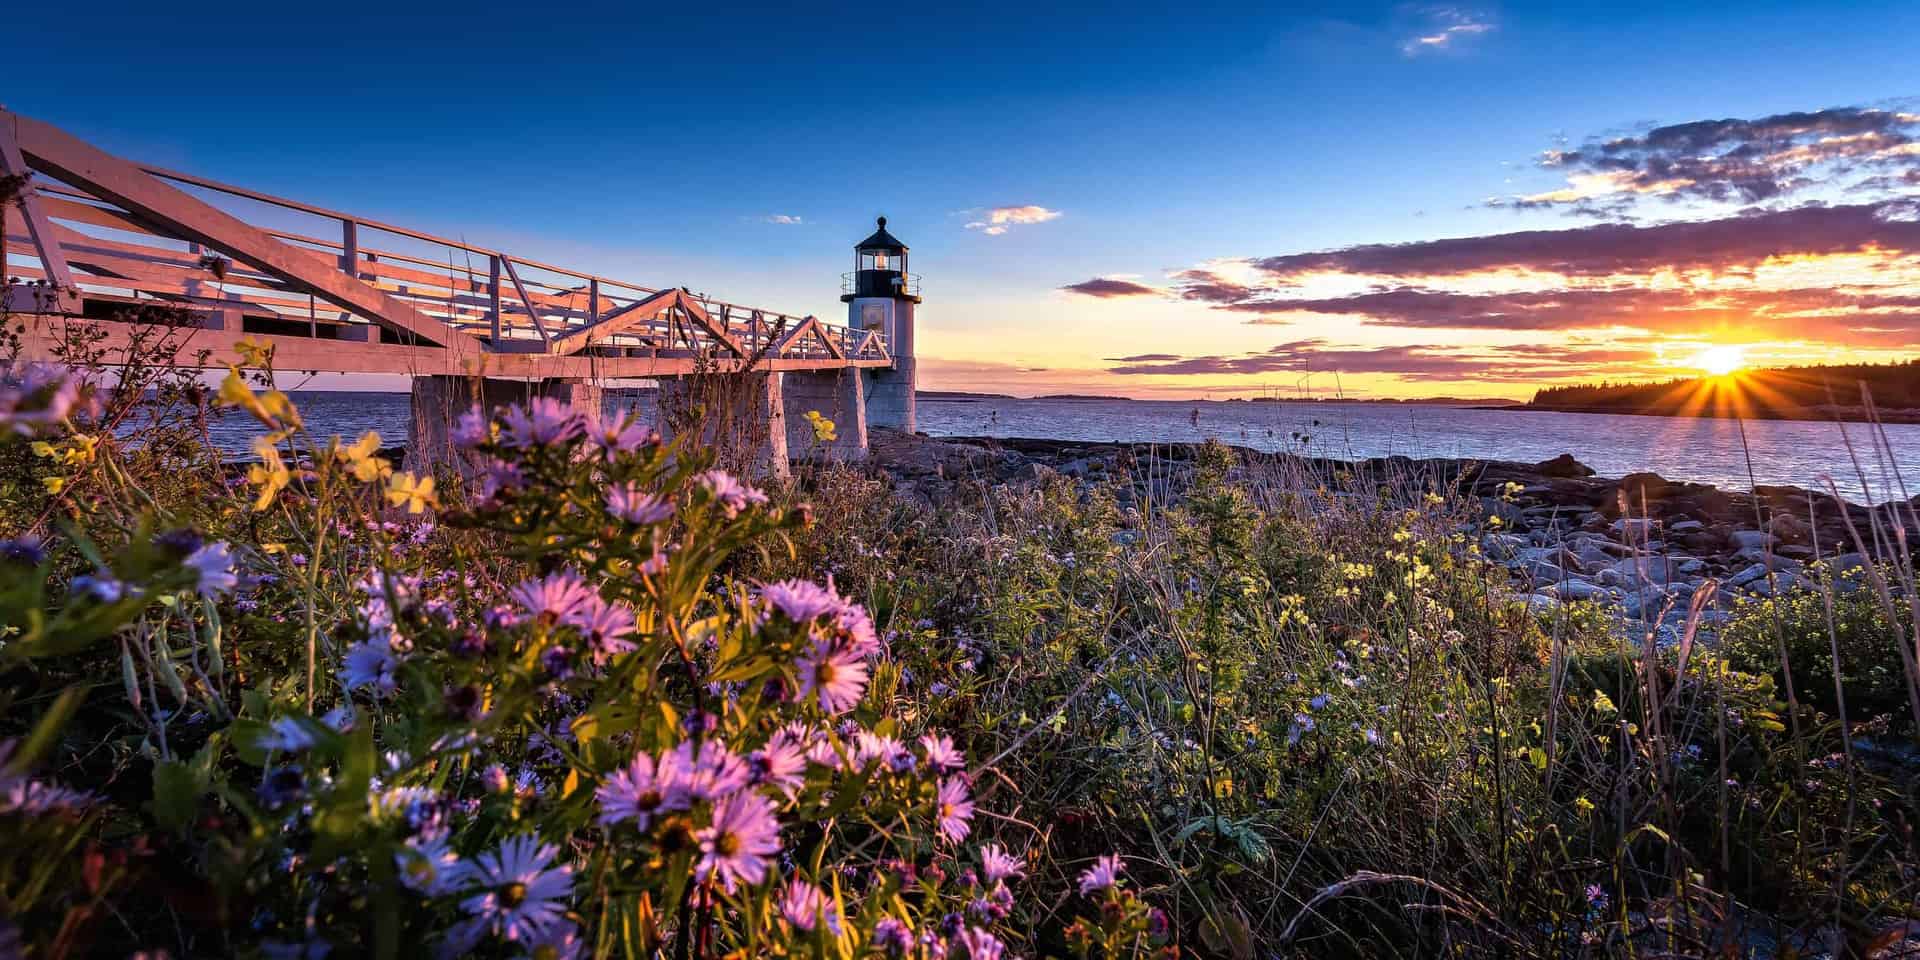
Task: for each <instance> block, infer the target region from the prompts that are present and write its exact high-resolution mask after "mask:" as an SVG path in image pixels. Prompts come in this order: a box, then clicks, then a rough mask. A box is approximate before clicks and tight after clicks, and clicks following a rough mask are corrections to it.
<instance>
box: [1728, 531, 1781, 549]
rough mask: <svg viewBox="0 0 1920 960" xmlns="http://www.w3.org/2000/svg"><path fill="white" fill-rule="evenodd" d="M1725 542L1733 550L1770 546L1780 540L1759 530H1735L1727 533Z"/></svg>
mask: <svg viewBox="0 0 1920 960" xmlns="http://www.w3.org/2000/svg"><path fill="white" fill-rule="evenodd" d="M1727 542H1728V543H1729V544H1732V545H1733V548H1734V549H1735V550H1755V549H1760V548H1762V547H1771V546H1773V545H1774V544H1776V543H1779V542H1780V539H1779V538H1778V537H1775V536H1774V535H1773V534H1771V533H1767V532H1765V531H1761V530H1735V531H1733V532H1732V533H1729V534H1727Z"/></svg>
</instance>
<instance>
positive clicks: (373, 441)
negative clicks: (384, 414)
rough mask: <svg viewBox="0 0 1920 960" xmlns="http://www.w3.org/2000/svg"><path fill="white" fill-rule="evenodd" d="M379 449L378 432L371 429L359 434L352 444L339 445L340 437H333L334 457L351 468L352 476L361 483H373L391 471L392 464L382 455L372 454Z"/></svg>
mask: <svg viewBox="0 0 1920 960" xmlns="http://www.w3.org/2000/svg"><path fill="white" fill-rule="evenodd" d="M379 449H380V434H378V433H375V432H374V431H372V430H368V431H367V432H366V433H363V434H361V435H360V439H359V440H357V441H355V442H354V444H353V446H350V447H342V446H340V438H339V437H335V438H333V455H334V458H335V459H337V460H339V461H340V462H342V463H345V464H347V465H348V466H349V467H351V468H352V469H353V478H354V479H355V480H358V481H360V482H361V483H373V482H374V481H376V480H379V479H380V478H381V477H385V476H388V475H390V474H392V473H393V465H392V464H390V463H388V462H387V461H386V458H384V457H376V456H374V454H375V453H376V452H378V451H379Z"/></svg>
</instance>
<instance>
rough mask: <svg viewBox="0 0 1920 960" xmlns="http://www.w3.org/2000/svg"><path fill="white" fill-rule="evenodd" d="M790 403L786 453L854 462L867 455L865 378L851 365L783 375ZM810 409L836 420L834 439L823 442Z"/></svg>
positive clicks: (787, 403)
mask: <svg viewBox="0 0 1920 960" xmlns="http://www.w3.org/2000/svg"><path fill="white" fill-rule="evenodd" d="M781 378H782V379H783V380H785V381H786V382H785V384H784V385H783V386H782V387H781V389H782V390H783V391H784V392H785V394H786V405H787V452H788V453H789V454H791V455H793V456H797V457H818V458H821V459H826V460H841V461H854V460H865V459H866V458H867V391H866V385H867V380H866V377H864V376H862V375H861V373H860V371H859V370H855V369H853V368H851V367H847V368H843V369H840V370H824V371H821V372H819V373H785V374H781ZM808 411H818V412H819V414H820V415H821V416H823V417H825V418H827V419H828V420H831V421H833V432H834V439H833V440H832V441H831V442H829V443H821V442H819V440H818V439H817V438H816V437H815V435H814V430H813V424H812V422H810V421H809V420H808V419H807V413H808Z"/></svg>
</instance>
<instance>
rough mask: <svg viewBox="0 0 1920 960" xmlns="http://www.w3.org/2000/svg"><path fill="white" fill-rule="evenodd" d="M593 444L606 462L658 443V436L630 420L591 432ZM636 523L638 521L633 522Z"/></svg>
mask: <svg viewBox="0 0 1920 960" xmlns="http://www.w3.org/2000/svg"><path fill="white" fill-rule="evenodd" d="M592 439H593V442H594V443H595V444H596V445H597V446H599V447H600V449H601V450H603V451H605V452H606V456H607V462H608V463H612V462H613V459H614V458H615V457H617V456H619V455H620V454H623V453H632V452H633V451H635V450H638V449H640V448H641V447H650V446H654V445H656V444H658V443H659V442H660V435H659V434H658V433H655V432H654V431H653V430H652V429H651V428H649V427H646V426H643V425H642V424H641V423H640V422H639V421H637V420H634V419H632V418H628V419H626V420H623V421H621V422H620V423H618V424H609V425H604V426H602V427H600V428H599V429H597V430H595V431H593V438H592ZM635 522H638V521H635Z"/></svg>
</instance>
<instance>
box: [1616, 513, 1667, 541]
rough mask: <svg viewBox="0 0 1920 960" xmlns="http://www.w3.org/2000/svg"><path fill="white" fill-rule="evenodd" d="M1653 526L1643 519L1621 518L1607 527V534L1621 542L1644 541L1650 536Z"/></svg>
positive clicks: (1652, 523) (1650, 521) (1653, 523)
mask: <svg viewBox="0 0 1920 960" xmlns="http://www.w3.org/2000/svg"><path fill="white" fill-rule="evenodd" d="M1654 525H1655V522H1654V521H1652V520H1648V519H1647V518H1645V517H1621V518H1620V519H1618V520H1615V521H1614V522H1612V523H1610V524H1608V525H1607V532H1609V533H1611V534H1613V535H1614V536H1616V537H1618V538H1620V539H1622V540H1645V539H1647V537H1648V536H1650V535H1652V533H1653V529H1654Z"/></svg>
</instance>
